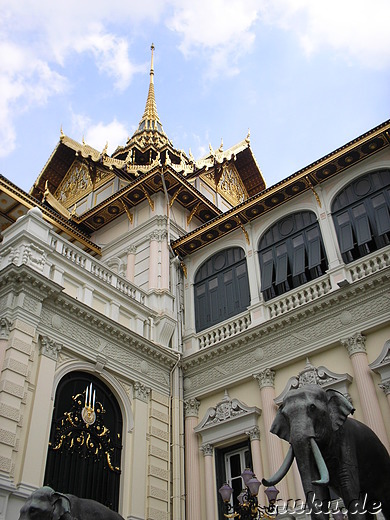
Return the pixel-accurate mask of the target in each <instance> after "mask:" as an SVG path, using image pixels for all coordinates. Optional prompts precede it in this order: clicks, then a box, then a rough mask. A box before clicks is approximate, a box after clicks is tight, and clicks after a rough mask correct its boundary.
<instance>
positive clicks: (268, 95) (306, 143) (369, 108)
mask: <svg viewBox="0 0 390 520" xmlns="http://www.w3.org/2000/svg"><path fill="white" fill-rule="evenodd" d="M389 20H390V2H388V0H327V1H323V0H272V1H271V0H196V1H192V2H190V1H187V0H146V1H144V2H140V1H139V0H127V1H125V2H124V1H123V0H110V2H107V1H106V0H94V1H93V2H92V1H90V0H84V1H80V0H79V1H77V2H76V1H75V0H67V1H66V2H53V1H52V0H23V2H21V1H19V2H18V1H14V2H11V1H9V0H0V55H1V56H2V59H1V61H0V123H1V124H0V173H1V174H2V175H4V176H5V177H7V178H9V179H10V180H11V181H12V182H14V183H15V184H17V185H18V186H20V187H21V188H23V189H25V190H26V191H28V190H29V189H30V187H31V186H32V184H33V183H34V181H35V179H36V178H37V177H38V175H39V173H40V171H41V169H42V168H43V166H44V165H45V163H46V161H47V159H48V158H49V156H50V154H51V152H52V151H53V149H54V147H55V146H56V144H57V142H58V140H59V136H60V129H61V126H62V128H63V131H64V133H65V134H66V135H68V136H70V137H72V138H73V139H75V140H77V141H80V142H81V141H82V138H83V137H84V140H85V142H87V143H88V144H90V145H91V146H93V147H95V148H97V149H98V150H102V149H103V148H104V146H105V144H106V142H108V145H109V152H110V153H112V152H113V151H114V149H115V148H116V146H117V145H123V144H124V143H125V141H126V139H127V137H128V136H130V135H132V133H133V132H134V130H135V129H136V127H137V126H138V123H139V121H140V119H141V117H142V115H143V111H144V107H145V101H146V96H147V91H148V85H149V70H150V45H151V43H152V42H153V43H154V45H155V54H154V68H155V93H156V101H157V109H158V113H159V116H160V119H161V121H162V123H163V126H164V130H165V132H166V133H167V135H168V136H169V137H170V139H171V140H172V141H173V145H174V146H175V147H176V148H177V149H183V150H184V151H185V152H186V153H188V151H189V149H191V152H192V154H193V155H194V156H195V158H200V157H201V156H203V155H204V154H206V153H207V152H208V150H209V143H210V144H211V146H212V147H213V148H218V147H219V145H220V144H221V140H223V145H224V148H225V149H226V148H229V147H230V146H233V145H234V144H236V143H237V142H239V141H241V140H242V139H244V138H245V137H246V135H247V133H248V130H250V137H251V146H252V149H253V152H254V154H255V156H256V159H257V162H258V164H259V166H260V168H261V170H262V172H263V176H264V178H265V181H266V183H267V186H271V185H272V184H274V183H276V182H278V181H279V180H281V179H283V178H285V177H287V176H289V175H290V174H292V173H294V172H295V171H297V170H299V169H300V168H303V167H304V166H306V165H308V164H310V163H311V162H313V161H315V160H317V159H319V158H321V157H322V156H324V155H326V154H327V153H329V152H331V151H333V150H334V149H336V148H338V147H339V146H342V145H343V144H345V143H346V142H348V141H350V140H352V139H354V138H355V137H357V136H359V135H361V134H362V133H364V132H366V131H367V130H369V129H371V128H372V127H374V126H376V125H378V124H380V123H382V122H383V121H386V120H387V119H389V118H390V103H389V99H390V31H389V30H388V22H389Z"/></svg>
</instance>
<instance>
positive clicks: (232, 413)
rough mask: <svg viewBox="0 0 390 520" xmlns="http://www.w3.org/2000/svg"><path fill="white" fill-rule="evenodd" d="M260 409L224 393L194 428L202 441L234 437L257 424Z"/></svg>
mask: <svg viewBox="0 0 390 520" xmlns="http://www.w3.org/2000/svg"><path fill="white" fill-rule="evenodd" d="M260 415H261V410H260V409H259V408H257V407H256V406H252V407H250V406H247V405H246V404H244V403H242V402H241V401H239V400H238V399H231V398H230V397H229V395H228V392H227V391H226V390H225V395H224V397H223V399H222V401H220V402H219V403H218V404H217V405H216V406H215V407H211V408H209V409H208V410H207V412H206V414H205V416H204V417H203V419H202V420H201V421H200V423H199V424H198V426H196V427H195V428H194V431H195V432H196V433H199V434H200V435H201V437H202V443H210V444H213V445H214V444H216V443H219V442H222V441H224V440H227V439H229V440H231V439H232V438H234V437H241V436H245V435H248V431H250V430H251V429H253V428H255V427H256V426H257V420H258V418H259V417H260Z"/></svg>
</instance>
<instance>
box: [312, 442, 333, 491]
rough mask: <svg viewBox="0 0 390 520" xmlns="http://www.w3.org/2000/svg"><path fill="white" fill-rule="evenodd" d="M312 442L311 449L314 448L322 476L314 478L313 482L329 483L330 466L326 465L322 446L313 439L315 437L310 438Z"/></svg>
mask: <svg viewBox="0 0 390 520" xmlns="http://www.w3.org/2000/svg"><path fill="white" fill-rule="evenodd" d="M310 444H311V449H312V450H313V455H314V460H315V461H316V464H317V468H318V471H319V472H320V478H319V479H318V480H313V482H312V484H320V485H326V484H329V472H328V468H327V467H326V464H325V461H324V458H323V456H322V453H321V451H320V448H319V447H318V444H317V443H316V441H315V440H314V439H313V437H311V438H310Z"/></svg>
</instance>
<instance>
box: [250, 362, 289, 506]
mask: <svg viewBox="0 0 390 520" xmlns="http://www.w3.org/2000/svg"><path fill="white" fill-rule="evenodd" d="M253 377H254V378H255V379H256V380H257V382H258V383H259V389H260V398H261V405H262V410H263V421H264V427H265V431H266V436H265V440H266V446H267V453H268V470H269V471H270V472H271V474H272V475H273V474H274V473H275V472H276V471H277V470H278V469H279V468H280V466H281V465H282V463H283V460H284V457H283V450H282V444H281V441H280V439H279V438H278V437H277V436H276V435H273V434H272V433H271V432H270V429H271V425H272V423H273V420H274V419H275V415H276V405H275V403H274V399H275V371H274V370H272V369H270V368H267V369H265V370H263V371H261V372H259V373H258V374H255V375H254V376H253ZM279 490H280V497H281V498H283V499H286V500H287V499H288V498H289V494H288V489H287V484H286V481H283V480H282V481H281V482H280V483H279Z"/></svg>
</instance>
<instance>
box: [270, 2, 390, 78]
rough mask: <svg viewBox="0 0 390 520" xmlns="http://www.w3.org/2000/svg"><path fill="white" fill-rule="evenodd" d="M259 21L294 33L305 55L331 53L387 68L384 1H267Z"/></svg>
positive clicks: (389, 49)
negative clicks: (261, 20) (319, 52)
mask: <svg viewBox="0 0 390 520" xmlns="http://www.w3.org/2000/svg"><path fill="white" fill-rule="evenodd" d="M262 19H263V20H264V21H266V22H268V23H269V24H271V25H276V26H279V27H281V28H283V29H285V30H288V31H290V32H293V33H295V34H296V36H297V38H298V39H299V41H300V43H301V46H302V48H303V49H304V51H305V52H306V53H307V55H309V56H310V55H313V54H314V53H316V52H318V51H322V50H328V51H329V50H331V51H332V52H333V53H335V54H336V55H337V56H338V57H339V59H343V60H344V61H350V60H351V59H352V60H354V61H355V63H357V64H359V65H360V66H363V67H369V68H376V69H386V68H387V67H388V66H389V65H390V32H389V30H388V20H389V19H390V3H389V2H388V0H370V1H368V0H326V1H325V0H315V1H313V0H278V2H274V1H272V0H268V2H266V3H265V4H264V8H263V10H262Z"/></svg>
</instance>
